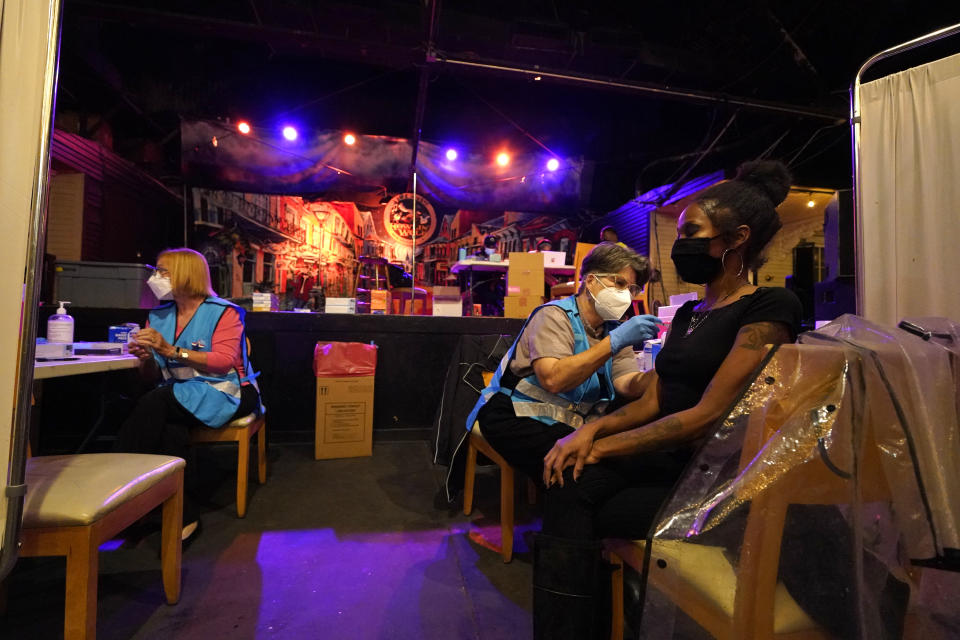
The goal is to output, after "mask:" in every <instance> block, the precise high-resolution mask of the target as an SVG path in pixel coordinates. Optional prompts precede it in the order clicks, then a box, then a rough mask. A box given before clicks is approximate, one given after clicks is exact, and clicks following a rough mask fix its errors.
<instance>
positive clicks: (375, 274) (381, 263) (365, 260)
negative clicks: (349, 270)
mask: <svg viewBox="0 0 960 640" xmlns="http://www.w3.org/2000/svg"><path fill="white" fill-rule="evenodd" d="M357 261H358V262H359V263H360V266H359V267H358V268H357V275H356V277H355V278H354V279H353V291H354V295H356V294H358V293H369V292H370V290H377V291H379V290H383V289H389V288H390V280H389V279H388V278H387V259H386V258H378V257H376V256H360V257H359V258H357ZM361 280H362V281H363V282H361ZM361 284H362V285H363V286H361Z"/></svg>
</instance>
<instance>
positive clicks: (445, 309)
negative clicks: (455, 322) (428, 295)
mask: <svg viewBox="0 0 960 640" xmlns="http://www.w3.org/2000/svg"><path fill="white" fill-rule="evenodd" d="M433 315H435V316H448V317H453V318H459V317H460V316H462V315H463V303H462V302H460V301H459V300H457V301H455V302H450V301H447V300H434V301H433Z"/></svg>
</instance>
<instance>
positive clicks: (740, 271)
mask: <svg viewBox="0 0 960 640" xmlns="http://www.w3.org/2000/svg"><path fill="white" fill-rule="evenodd" d="M731 251H733V249H724V250H723V255H722V256H720V266H721V267H722V268H723V272H724V273H726V272H727V263H726V260H727V254H728V253H730V252H731ZM733 254H734V255H736V256H739V257H740V269H738V270H737V277H738V278H739V277H740V276H742V275H743V267H744V266H745V264H744V262H743V256H742V255H740V254H739V253H737V252H736V251H733Z"/></svg>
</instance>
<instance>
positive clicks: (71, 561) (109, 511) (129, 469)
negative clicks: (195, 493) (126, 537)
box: [20, 453, 184, 640]
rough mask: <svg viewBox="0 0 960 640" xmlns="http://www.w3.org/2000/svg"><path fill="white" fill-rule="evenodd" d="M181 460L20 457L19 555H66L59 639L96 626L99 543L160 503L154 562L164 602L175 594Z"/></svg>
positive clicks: (89, 635) (86, 633) (87, 634)
mask: <svg viewBox="0 0 960 640" xmlns="http://www.w3.org/2000/svg"><path fill="white" fill-rule="evenodd" d="M183 468H184V461H183V459H181V458H174V457H171V456H156V455H146V454H133V453H90V454H79V455H68V456H41V457H37V458H31V459H30V460H28V461H27V473H26V483H27V495H26V499H25V502H24V509H23V529H22V532H21V540H22V547H21V549H20V555H21V556H26V557H30V556H66V558H67V587H66V607H65V613H64V624H63V637H64V638H65V639H67V640H73V639H77V638H82V639H85V640H92V639H93V638H94V637H96V629H97V570H98V565H99V557H98V547H99V546H100V545H101V544H102V543H104V542H106V541H107V540H109V539H111V538H112V537H113V536H114V535H116V534H117V533H119V532H120V531H122V530H123V529H125V528H126V527H128V526H129V525H131V524H133V523H134V522H136V521H137V520H139V519H140V518H142V517H143V516H145V515H147V514H148V513H150V511H152V510H153V509H154V508H156V507H158V506H161V505H162V506H163V525H162V531H161V534H160V536H161V543H160V544H161V547H160V552H161V567H162V574H163V590H164V593H165V595H166V599H167V603H169V604H176V603H177V601H178V600H179V599H180V553H181V543H180V534H181V529H182V527H183Z"/></svg>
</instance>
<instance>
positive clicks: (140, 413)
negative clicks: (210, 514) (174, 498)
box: [114, 385, 259, 522]
mask: <svg viewBox="0 0 960 640" xmlns="http://www.w3.org/2000/svg"><path fill="white" fill-rule="evenodd" d="M258 403H259V396H258V394H257V390H256V389H254V388H253V385H244V386H242V387H240V406H239V407H237V410H236V412H234V414H233V416H232V417H231V418H230V419H231V420H233V419H234V418H242V417H243V416H246V415H249V414H251V413H253V412H254V410H256V408H257V407H258ZM198 426H204V425H203V423H202V422H200V421H199V420H197V418H196V417H195V416H194V415H193V414H192V413H190V412H189V411H187V410H186V409H184V408H183V406H182V405H181V404H180V403H179V402H178V401H177V398H176V396H174V394H173V385H164V386H162V387H157V388H156V389H153V390H152V391H148V392H147V393H145V394H144V395H143V396H141V397H140V399H139V400H138V401H137V404H136V406H134V408H133V411H132V412H131V413H130V415H129V416H128V417H127V419H126V420H125V421H124V422H123V424H122V425H120V431H119V432H118V433H117V441H116V443H115V444H114V451H116V452H122V453H154V454H159V455H166V456H177V457H179V458H183V459H184V460H186V461H187V466H186V468H185V469H184V472H183V485H184V493H185V495H186V496H188V497H189V496H190V495H191V494H195V493H196V490H197V478H198V475H197V469H196V464H195V462H194V460H193V457H194V456H192V455H191V453H192V452H191V447H190V428H191V427H198ZM196 515H197V514H196V510H195V507H194V506H193V501H192V500H186V501H185V503H184V516H183V521H184V522H191V521H192V520H196Z"/></svg>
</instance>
